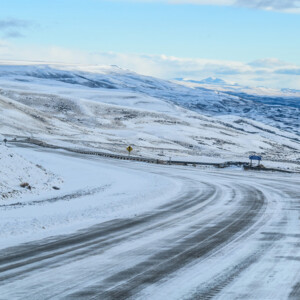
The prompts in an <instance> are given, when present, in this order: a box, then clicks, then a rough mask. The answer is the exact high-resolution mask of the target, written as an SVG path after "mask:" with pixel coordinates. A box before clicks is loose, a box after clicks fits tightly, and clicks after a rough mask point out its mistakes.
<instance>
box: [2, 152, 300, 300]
mask: <svg viewBox="0 0 300 300" xmlns="http://www.w3.org/2000/svg"><path fill="white" fill-rule="evenodd" d="M22 151H23V150H22ZM24 151H25V150H24ZM24 151H23V154H24ZM43 151H44V152H36V150H35V151H33V150H31V149H28V150H26V151H25V155H26V156H28V157H29V158H30V157H31V158H33V157H38V159H39V160H40V162H42V163H44V164H47V162H48V164H49V166H51V165H52V166H54V165H56V167H55V168H56V169H55V168H54V169H53V170H52V171H56V172H57V168H58V166H60V165H61V162H62V161H64V167H63V169H62V170H61V175H63V176H64V178H65V181H66V189H67V190H68V189H69V190H68V192H69V193H72V192H73V193H74V191H75V190H76V191H78V190H81V191H84V190H85V187H88V188H87V189H86V190H89V191H94V193H92V194H87V195H85V194H82V195H81V196H80V197H78V198H76V197H75V199H74V200H72V201H69V200H70V199H68V201H65V200H66V198H63V197H64V196H63V195H61V198H62V199H61V198H60V197H57V196H56V198H55V199H56V200H55V201H44V202H43V201H42V202H34V201H39V200H41V199H39V200H38V199H30V200H29V199H24V200H23V202H22V203H23V205H19V206H17V205H15V206H14V208H11V207H1V208H0V210H1V211H0V214H1V217H2V216H7V214H9V217H10V218H15V219H17V218H18V216H21V215H22V214H24V213H25V214H27V219H30V216H31V214H36V219H37V220H38V223H39V224H41V225H43V224H44V225H45V226H46V231H45V232H46V233H41V232H40V231H38V230H36V231H33V233H32V235H31V237H30V238H29V236H30V235H29V234H28V232H27V231H26V230H25V229H24V232H23V233H22V232H21V233H22V234H21V233H20V236H17V237H16V238H15V239H11V240H10V239H9V238H7V239H8V242H7V245H11V246H13V247H9V248H5V247H4V245H5V242H3V243H1V246H2V250H0V282H1V285H0V299H65V298H67V299H130V298H132V299H211V298H216V299H287V298H288V297H291V298H294V299H299V298H300V248H299V247H300V221H299V212H300V205H299V204H300V194H299V185H300V177H299V175H295V174H284V175H281V174H276V173H268V174H267V173H263V172H262V173H253V172H242V171H241V170H238V169H232V170H227V171H218V170H212V169H211V170H209V169H207V170H201V169H199V168H192V167H175V166H156V165H148V164H143V163H134V162H122V161H113V160H104V159H101V158H94V157H85V156H78V157H76V156H74V155H73V156H71V155H68V154H66V153H62V152H57V153H56V152H55V151H53V152H49V153H48V152H45V150H43ZM49 166H47V165H46V167H49ZM68 168H69V169H68ZM70 168H71V169H70ZM76 168H77V169H76ZM79 169H80V170H81V175H80V176H79V177H78V176H77V175H76V172H77V170H79ZM99 170H101V173H103V170H106V171H105V172H104V174H103V176H102V177H101V176H100V175H99V176H100V177H97V180H96V179H95V175H96V174H97V172H99ZM89 174H92V175H89ZM116 174H119V175H118V176H117V175H116ZM125 175H126V176H127V177H126V178H127V179H126V180H125V183H124V184H123V185H122V184H121V182H122V181H121V180H120V178H124V176H125ZM76 176H77V177H78V178H77V177H76ZM79 179H80V180H79ZM75 182H76V186H75V185H74V183H75ZM97 187H98V188H99V190H93V188H97ZM104 187H105V188H104ZM116 187H118V188H117V190H115V188H116ZM101 188H102V189H101ZM62 193H63V191H62ZM65 193H67V191H65ZM65 196H66V195H65ZM53 198H54V197H52V198H49V199H48V200H51V199H53ZM72 199H73V198H72ZM106 199H109V200H108V201H107V200H106ZM45 200H47V199H45ZM103 202H104V203H105V204H103ZM26 203H27V204H28V203H30V204H28V205H26ZM74 207H75V208H74ZM112 207H113V208H112ZM118 207H119V209H118ZM57 210H59V214H58V216H57V215H56V217H55V218H54V217H53V216H54V215H55V214H57ZM61 210H64V211H63V212H62V211H61ZM102 210H104V212H103V211H102ZM80 212H81V213H82V214H81V215H80ZM28 215H29V216H28ZM105 216H106V217H105ZM21 219H22V218H21ZM54 219H55V220H54ZM30 220H31V219H30ZM50 220H51V222H52V223H51V222H50ZM53 220H54V221H53ZM66 220H67V221H68V222H69V223H68V222H67V221H66ZM7 222H8V221H7ZM7 222H6V223H5V226H6V227H5V226H4V223H3V222H2V221H1V223H0V225H1V226H2V229H3V228H10V227H9V226H10V225H11V224H8V223H7ZM43 222H44V223H43ZM18 224H19V223H18ZM20 224H22V226H25V225H26V226H27V227H28V228H29V229H32V227H30V226H31V224H32V223H31V222H30V221H29V220H25V219H22V222H21V223H20ZM35 224H36V223H35ZM84 225H85V228H83V226H84ZM3 226H4V227H3ZM47 226H49V228H50V229H49V230H47V228H48V227H47ZM80 228H81V229H80ZM77 229H80V230H78V231H75V230H77ZM3 230H4V229H3ZM72 230H73V232H72ZM0 232H1V231H0ZM54 233H55V234H54ZM59 233H61V234H59ZM47 234H48V235H49V234H51V235H52V237H47ZM22 237H26V239H28V240H29V241H30V242H27V243H26V244H19V245H18V244H17V243H16V240H22Z"/></svg>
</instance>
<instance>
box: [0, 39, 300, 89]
mask: <svg viewBox="0 0 300 300" xmlns="http://www.w3.org/2000/svg"><path fill="white" fill-rule="evenodd" d="M0 57H1V58H2V59H6V60H20V59H21V60H24V61H35V62H45V63H47V62H49V63H64V64H83V65H118V66H119V67H121V68H123V69H129V70H131V71H135V72H137V73H140V74H144V75H150V76H154V77H158V78H164V79H173V78H178V77H182V78H188V79H194V80H199V79H204V78H207V77H219V78H222V79H224V80H227V81H230V82H237V83H239V84H243V85H250V86H258V85H259V86H266V87H272V88H294V89H300V66H298V65H294V64H290V63H287V62H284V61H281V60H278V59H276V58H266V59H260V60H256V61H253V62H249V63H243V62H239V61H223V60H211V59H201V58H199V59H194V58H180V57H174V56H166V55H147V54H144V55H141V54H124V53H114V52H89V53H88V52H83V51H76V50H70V49H66V48H61V47H55V46H53V47H32V46H27V47H22V49H20V48H19V47H17V46H15V45H14V44H12V43H9V42H8V41H1V40H0Z"/></svg>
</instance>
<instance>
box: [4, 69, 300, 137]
mask: <svg viewBox="0 0 300 300" xmlns="http://www.w3.org/2000/svg"><path fill="white" fill-rule="evenodd" d="M216 80H217V82H218V84H212V83H213V82H215V81H216ZM7 81H13V82H23V83H25V82H31V83H38V84H43V85H46V86H52V87H53V85H56V86H57V87H62V86H65V85H66V84H68V85H75V86H77V88H78V86H82V87H88V88H94V89H106V90H123V91H124V90H125V91H130V92H139V93H143V94H144V95H147V96H150V97H155V98H159V99H163V100H167V101H171V102H173V103H175V104H177V105H180V106H183V107H185V108H188V109H192V110H194V111H198V112H200V113H202V114H206V115H218V116H219V115H228V114H230V115H236V116H243V117H246V118H250V119H252V120H256V121H259V122H263V123H265V124H268V125H271V126H274V127H277V128H279V129H283V130H286V131H289V132H293V133H295V134H297V135H300V129H299V126H300V125H299V124H300V104H299V103H300V100H299V99H300V93H295V92H293V93H291V92H287V91H285V92H278V91H275V90H270V89H264V88H257V89H250V88H243V87H240V86H238V85H230V84H225V83H223V84H220V82H219V81H220V80H218V79H215V80H214V79H209V80H208V81H209V82H210V84H207V82H206V84H199V83H192V82H184V81H177V82H170V81H165V80H160V79H156V78H153V77H149V76H142V75H138V74H136V73H134V72H130V71H128V70H122V69H120V68H118V67H116V66H108V67H99V66H92V67H84V66H81V67H78V66H62V65H56V66H48V65H25V66H24V65H0V83H1V82H2V83H4V82H7ZM178 83H184V85H182V84H178ZM208 87H209V89H208ZM229 87H230V88H229Z"/></svg>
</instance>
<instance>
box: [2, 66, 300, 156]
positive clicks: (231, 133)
mask: <svg viewBox="0 0 300 300" xmlns="http://www.w3.org/2000/svg"><path fill="white" fill-rule="evenodd" d="M0 111H1V120H0V132H1V133H2V134H6V135H10V136H17V137H18V136H33V137H38V138H39V139H44V140H47V141H49V140H51V142H52V143H56V144H64V145H65V144H68V145H70V144H72V145H73V146H74V145H76V146H77V147H88V148H91V147H92V148H97V149H101V150H105V151H111V152H118V153H126V145H128V144H132V145H133V146H134V151H135V154H136V155H148V156H157V155H160V156H165V157H169V156H171V157H174V156H176V157H183V156H185V157H187V156H198V157H200V156H202V157H203V156H205V157H209V156H213V157H214V158H216V157H220V158H228V159H229V158H236V157H244V158H245V157H247V155H248V154H249V153H253V152H256V153H261V154H263V155H265V156H268V157H270V158H289V159H294V160H295V159H297V158H298V157H299V149H300V138H299V124H300V122H299V115H300V114H299V107H296V106H292V105H278V104H276V105H275V104H274V103H265V102H264V103H258V102H257V101H254V100H249V99H244V98H241V97H238V96H233V95H229V94H228V93H223V92H217V91H209V90H206V89H199V88H197V87H188V86H183V85H180V84H177V83H175V82H170V81H165V80H160V79H156V78H153V77H148V76H142V75H138V74H136V73H133V72H130V71H128V70H122V69H120V68H118V67H116V66H110V67H99V66H94V67H78V66H62V65H58V66H48V65H0ZM270 125H272V126H273V127H271V126H270Z"/></svg>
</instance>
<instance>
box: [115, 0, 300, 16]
mask: <svg viewBox="0 0 300 300" xmlns="http://www.w3.org/2000/svg"><path fill="white" fill-rule="evenodd" d="M111 1H117V2H146V3H147V2H148V3H167V4H194V5H220V6H230V5H233V6H240V7H247V8H252V9H262V10H269V11H279V12H284V13H300V0H111Z"/></svg>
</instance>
